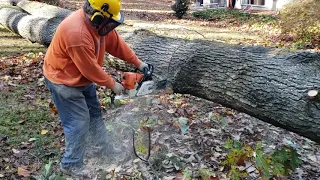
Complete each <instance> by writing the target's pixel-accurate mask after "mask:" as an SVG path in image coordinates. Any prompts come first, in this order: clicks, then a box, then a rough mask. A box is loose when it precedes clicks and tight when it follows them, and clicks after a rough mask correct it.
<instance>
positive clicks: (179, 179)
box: [172, 173, 183, 180]
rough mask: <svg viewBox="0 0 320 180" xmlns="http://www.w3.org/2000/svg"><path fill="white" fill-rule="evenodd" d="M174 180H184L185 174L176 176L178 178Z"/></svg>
mask: <svg viewBox="0 0 320 180" xmlns="http://www.w3.org/2000/svg"><path fill="white" fill-rule="evenodd" d="M172 180H183V174H182V173H178V174H177V175H176V177H174V178H173V179H172Z"/></svg>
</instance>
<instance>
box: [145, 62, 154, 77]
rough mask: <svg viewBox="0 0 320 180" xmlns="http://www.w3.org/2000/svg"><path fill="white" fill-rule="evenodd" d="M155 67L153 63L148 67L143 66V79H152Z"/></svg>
mask: <svg viewBox="0 0 320 180" xmlns="http://www.w3.org/2000/svg"><path fill="white" fill-rule="evenodd" d="M153 70H154V67H153V65H152V64H148V67H145V68H143V79H142V81H148V80H152V74H153Z"/></svg>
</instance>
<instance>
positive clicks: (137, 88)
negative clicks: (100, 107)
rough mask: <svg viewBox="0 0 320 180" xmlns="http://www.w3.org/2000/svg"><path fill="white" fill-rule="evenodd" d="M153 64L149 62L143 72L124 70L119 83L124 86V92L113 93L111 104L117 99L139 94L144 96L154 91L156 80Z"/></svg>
mask: <svg viewBox="0 0 320 180" xmlns="http://www.w3.org/2000/svg"><path fill="white" fill-rule="evenodd" d="M153 70H154V68H153V65H151V64H148V68H144V69H143V72H142V73H140V72H122V73H121V76H120V78H119V79H120V80H118V82H119V83H121V84H122V86H123V87H124V89H125V90H124V92H123V94H121V95H116V94H115V93H114V92H112V93H111V104H114V101H115V100H116V99H128V98H134V97H137V96H144V95H147V94H151V93H152V92H153V89H154V88H153V87H154V81H153V79H152V75H153Z"/></svg>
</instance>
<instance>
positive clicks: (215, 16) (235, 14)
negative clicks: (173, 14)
mask: <svg viewBox="0 0 320 180" xmlns="http://www.w3.org/2000/svg"><path fill="white" fill-rule="evenodd" d="M192 15H193V16H194V17H196V18H203V19H207V20H209V21H217V22H219V21H228V22H235V21H237V22H242V23H243V22H249V21H250V23H253V22H259V23H261V24H267V23H272V24H276V23H277V19H276V18H274V17H272V16H268V15H257V14H249V13H244V12H241V11H237V10H225V9H214V10H205V11H196V12H193V13H192Z"/></svg>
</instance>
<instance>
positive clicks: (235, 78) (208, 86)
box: [0, 9, 320, 142]
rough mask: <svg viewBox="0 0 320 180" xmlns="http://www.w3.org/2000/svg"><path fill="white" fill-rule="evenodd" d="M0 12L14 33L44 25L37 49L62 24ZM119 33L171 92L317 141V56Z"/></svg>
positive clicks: (319, 84)
mask: <svg viewBox="0 0 320 180" xmlns="http://www.w3.org/2000/svg"><path fill="white" fill-rule="evenodd" d="M3 10H4V9H1V10H0V23H1V24H2V23H4V22H5V23H6V25H7V26H9V27H11V29H13V30H15V29H14V28H13V27H15V26H13V25H16V24H18V22H19V21H22V22H23V23H19V24H18V28H17V29H18V31H17V32H18V33H21V32H24V33H25V31H26V30H28V28H31V27H32V28H33V26H35V25H36V23H35V21H32V20H35V19H36V20H37V21H38V20H40V22H43V23H42V24H40V25H38V26H37V27H38V28H39V29H41V31H39V33H37V32H38V31H37V32H35V35H37V36H39V37H46V41H43V40H42V39H41V38H39V37H37V38H35V39H34V41H36V42H39V43H40V44H43V42H46V43H49V40H50V38H51V37H52V35H53V33H54V31H53V29H54V28H55V27H56V26H57V25H58V24H59V23H58V22H59V21H61V19H59V21H54V22H53V21H50V20H45V19H41V18H40V19H37V18H36V17H29V18H25V17H26V16H27V15H25V14H23V13H21V12H16V14H15V13H12V14H10V13H11V12H12V11H14V10H5V11H3ZM9 12H10V13H9ZM8 13H9V14H8ZM3 15H6V17H4V16H3ZM25 19H28V21H26V20H25ZM8 22H9V23H8ZM28 23H30V24H28ZM37 23H38V22H37ZM20 24H24V26H22V25H21V26H20ZM48 27H50V28H48ZM20 29H24V30H20ZM15 32H16V31H15ZM120 34H121V35H122V36H123V37H124V39H125V40H126V41H127V42H128V43H129V44H130V45H131V47H132V48H133V49H134V51H135V52H136V54H137V55H138V56H139V58H140V59H141V60H143V61H146V62H148V63H151V64H154V65H155V67H156V69H155V80H156V81H160V80H167V81H168V84H169V85H170V86H171V87H172V88H173V90H174V91H175V92H177V93H183V94H191V95H194V96H198V97H201V98H204V99H208V100H211V101H214V102H217V103H220V104H221V105H224V106H226V107H231V108H233V109H236V110H239V111H241V112H244V113H247V114H249V115H251V116H253V117H256V118H258V119H261V120H263V121H265V122H268V123H270V124H273V125H275V126H278V127H282V128H284V129H287V130H289V131H292V132H295V133H297V134H300V135H302V136H305V137H307V138H309V139H311V140H314V141H316V142H320V111H319V107H320V103H319V98H315V99H314V100H312V99H310V98H309V96H308V95H307V93H308V90H310V89H318V88H319V87H320V73H319V66H320V54H319V53H300V54H293V55H290V56H275V55H273V53H272V51H273V50H274V49H269V48H262V47H244V46H237V45H230V44H225V43H218V42H213V41H204V40H182V39H173V38H168V37H160V36H157V35H155V34H152V33H150V32H148V31H143V30H142V31H135V32H134V33H126V32H120ZM28 35H30V36H31V35H32V34H28ZM29 38H31V37H29ZM39 40H40V41H39Z"/></svg>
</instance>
